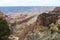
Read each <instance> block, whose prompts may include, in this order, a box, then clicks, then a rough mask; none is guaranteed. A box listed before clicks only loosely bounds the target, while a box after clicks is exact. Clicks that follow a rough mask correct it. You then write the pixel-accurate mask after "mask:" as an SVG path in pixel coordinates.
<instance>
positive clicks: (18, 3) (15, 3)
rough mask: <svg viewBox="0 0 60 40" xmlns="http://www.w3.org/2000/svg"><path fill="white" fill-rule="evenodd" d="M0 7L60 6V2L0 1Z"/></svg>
mask: <svg viewBox="0 0 60 40" xmlns="http://www.w3.org/2000/svg"><path fill="white" fill-rule="evenodd" d="M0 6H60V0H0Z"/></svg>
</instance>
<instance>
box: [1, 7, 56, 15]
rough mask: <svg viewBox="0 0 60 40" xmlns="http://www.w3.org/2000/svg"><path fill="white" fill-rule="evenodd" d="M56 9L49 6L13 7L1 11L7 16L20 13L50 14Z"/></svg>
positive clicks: (3, 8) (2, 8)
mask: <svg viewBox="0 0 60 40" xmlns="http://www.w3.org/2000/svg"><path fill="white" fill-rule="evenodd" d="M54 8H55V7H52V6H51V7H49V6H12V7H0V11H2V12H4V13H5V14H14V13H18V12H23V13H25V12H32V11H33V12H49V11H51V10H53V9H54Z"/></svg>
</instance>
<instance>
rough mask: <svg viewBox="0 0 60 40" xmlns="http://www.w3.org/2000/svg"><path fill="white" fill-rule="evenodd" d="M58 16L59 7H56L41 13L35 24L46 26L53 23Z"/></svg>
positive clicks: (59, 12)
mask: <svg viewBox="0 0 60 40" xmlns="http://www.w3.org/2000/svg"><path fill="white" fill-rule="evenodd" d="M58 16H60V7H56V8H55V9H54V10H53V11H51V12H49V13H42V14H40V15H39V16H38V18H37V24H38V25H43V26H48V25H49V24H51V23H55V22H56V20H57V19H58Z"/></svg>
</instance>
